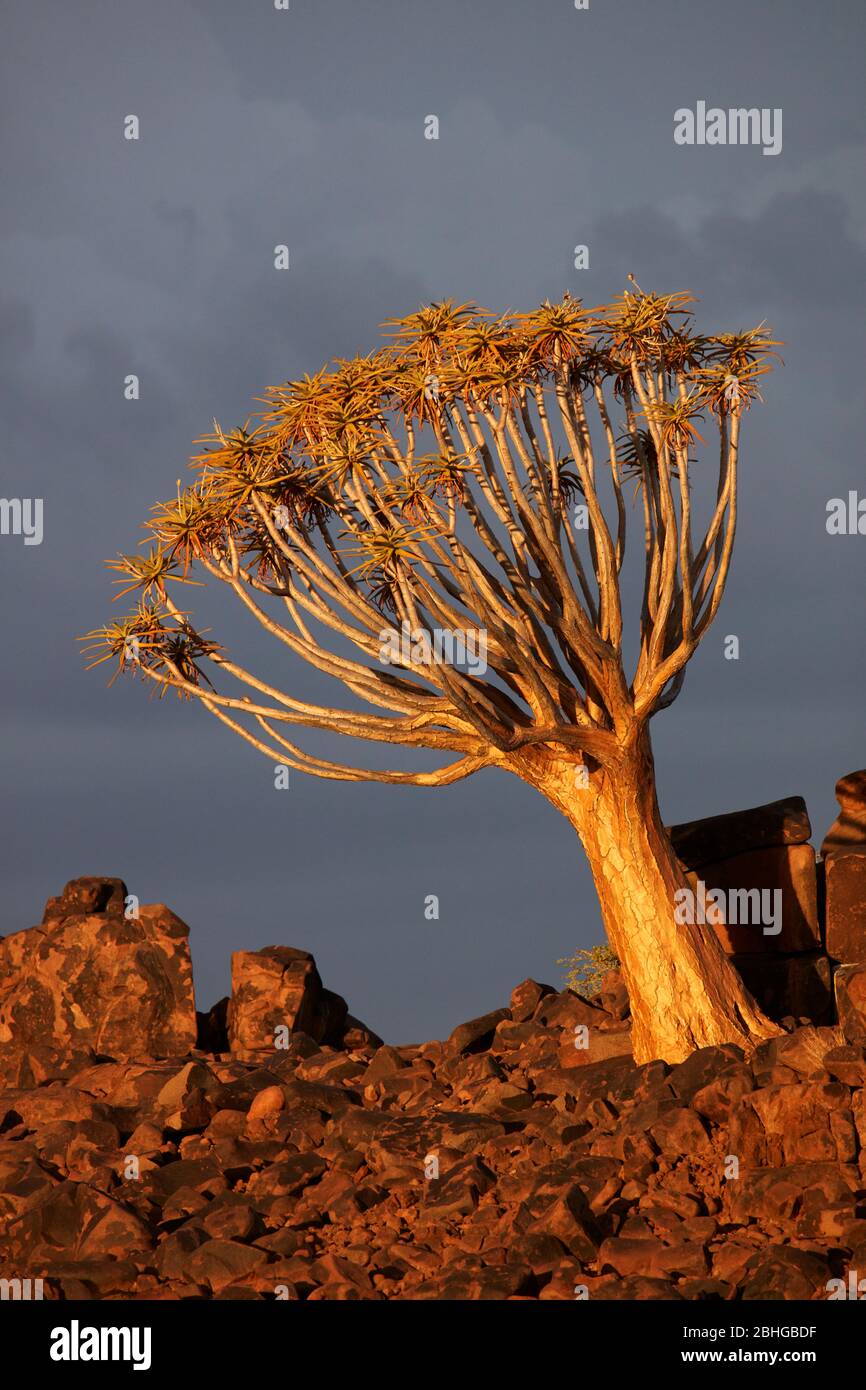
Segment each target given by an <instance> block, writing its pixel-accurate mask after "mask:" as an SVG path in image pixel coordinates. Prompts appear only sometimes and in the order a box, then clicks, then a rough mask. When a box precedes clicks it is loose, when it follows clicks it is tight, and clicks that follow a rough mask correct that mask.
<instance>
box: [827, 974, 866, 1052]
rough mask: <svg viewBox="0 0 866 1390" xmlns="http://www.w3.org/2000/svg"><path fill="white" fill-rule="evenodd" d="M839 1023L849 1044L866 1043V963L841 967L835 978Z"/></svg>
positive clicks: (834, 986) (834, 985)
mask: <svg viewBox="0 0 866 1390" xmlns="http://www.w3.org/2000/svg"><path fill="white" fill-rule="evenodd" d="M833 989H834V991H835V995H836V1009H837V1012H838V1016H839V1023H840V1026H841V1028H842V1031H843V1032H844V1034H845V1037H846V1038H847V1039H848V1041H849V1042H862V1041H866V963H864V964H863V965H840V966H839V968H838V970H837V971H836V973H835V975H834V977H833Z"/></svg>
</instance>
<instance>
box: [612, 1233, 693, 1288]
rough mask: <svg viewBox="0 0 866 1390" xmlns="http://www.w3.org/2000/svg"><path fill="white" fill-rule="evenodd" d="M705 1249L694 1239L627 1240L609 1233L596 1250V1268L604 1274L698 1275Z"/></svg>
mask: <svg viewBox="0 0 866 1390" xmlns="http://www.w3.org/2000/svg"><path fill="white" fill-rule="evenodd" d="M707 1265H708V1262H707V1252H706V1250H705V1249H704V1247H703V1245H701V1244H700V1243H699V1242H697V1241H681V1242H680V1243H679V1244H677V1245H665V1244H663V1242H662V1241H660V1240H653V1239H648V1240H628V1239H622V1238H620V1237H618V1236H610V1237H608V1239H607V1240H606V1241H604V1243H603V1245H602V1246H601V1249H600V1250H599V1252H598V1268H599V1271H600V1273H602V1274H604V1273H606V1272H609V1271H613V1273H614V1274H620V1275H646V1276H648V1277H649V1278H656V1279H662V1278H665V1277H666V1276H667V1277H670V1276H671V1275H680V1276H689V1277H692V1278H700V1277H702V1276H703V1275H705V1274H706V1272H707Z"/></svg>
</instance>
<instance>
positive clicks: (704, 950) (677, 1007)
mask: <svg viewBox="0 0 866 1390" xmlns="http://www.w3.org/2000/svg"><path fill="white" fill-rule="evenodd" d="M537 753H540V750H537ZM579 771H580V770H579V769H576V768H575V765H574V763H568V762H566V761H565V760H561V759H557V760H552V759H550V756H549V754H548V755H547V759H546V760H545V759H544V758H543V757H541V758H538V757H532V759H531V768H530V767H527V769H526V771H525V773H524V775H526V777H527V780H529V781H531V782H532V783H533V784H534V785H535V786H536V787H538V789H539V791H541V792H542V793H543V794H544V795H545V796H546V797H547V798H548V800H549V801H551V802H552V803H553V805H555V806H556V807H557V808H558V809H559V810H561V811H562V812H563V814H564V815H565V816H567V817H568V819H569V820H570V821H571V823H572V825H573V826H574V827H575V829H576V830H577V833H578V835H579V836H580V839H581V841H582V843H583V847H584V849H585V850H586V854H587V858H588V859H589V863H590V867H591V869H592V875H593V878H594V880H595V886H596V890H597V892H598V897H599V902H600V904H601V911H602V918H603V921H604V925H605V929H606V931H607V935H608V939H609V941H610V944H611V946H612V948H613V950H614V951H615V952H616V954H617V956H618V957H619V959H620V962H621V964H622V971H623V976H624V978H625V983H626V986H627V988H628V992H629V998H630V1000H631V1013H632V1018H633V1047H634V1055H635V1058H636V1059H637V1061H639V1062H648V1061H651V1060H652V1059H653V1058H656V1057H661V1058H663V1059H664V1060H665V1061H667V1062H681V1061H682V1060H683V1059H684V1058H685V1057H687V1056H688V1055H689V1054H690V1053H691V1052H693V1051H694V1050H695V1048H698V1047H710V1046H714V1045H717V1044H719V1043H731V1042H732V1043H739V1044H740V1045H743V1044H747V1043H753V1042H755V1041H758V1040H760V1039H763V1038H769V1037H774V1036H776V1035H778V1034H779V1033H780V1032H781V1029H780V1028H778V1027H777V1026H776V1024H774V1023H772V1022H771V1021H770V1020H769V1019H768V1018H766V1017H765V1015H764V1014H763V1013H762V1012H761V1010H760V1009H759V1008H758V1005H757V1004H756V1003H755V1001H754V999H753V998H752V996H751V995H750V994H749V992H748V990H747V989H746V987H745V985H744V984H743V981H742V980H741V978H740V976H739V974H738V973H737V971H736V970H735V968H734V966H733V965H732V964H731V962H730V961H729V959H728V957H727V956H726V955H725V953H724V951H723V949H722V946H721V943H720V942H719V939H718V937H717V936H716V933H715V931H714V930H713V928H712V926H710V925H706V926H705V925H701V924H700V923H695V924H694V925H692V924H681V923H678V922H675V920H674V913H675V907H676V903H675V897H674V895H675V893H676V892H677V890H678V889H681V888H688V887H689V883H688V880H687V879H686V877H685V874H684V873H683V870H682V869H681V867H680V865H679V862H678V860H677V858H676V855H675V854H674V851H673V848H672V846H671V842H670V839H669V838H668V835H667V833H666V831H665V828H664V825H663V823H662V819H661V815H660V813H659V808H658V802H657V799H656V790H655V769H654V765H653V756H652V749H651V745H650V739H649V734H648V732H647V731H645V730H644V731H641V732H640V733H638V734H637V735H636V737H635V739H634V742H633V743H632V744H631V745H629V746H625V747H623V748H622V749H621V751H620V756H619V757H618V758H617V760H616V762H615V763H613V764H612V765H610V766H605V767H596V768H590V770H589V777H588V780H589V785H588V786H586V787H581V786H580V784H579V781H578V774H579Z"/></svg>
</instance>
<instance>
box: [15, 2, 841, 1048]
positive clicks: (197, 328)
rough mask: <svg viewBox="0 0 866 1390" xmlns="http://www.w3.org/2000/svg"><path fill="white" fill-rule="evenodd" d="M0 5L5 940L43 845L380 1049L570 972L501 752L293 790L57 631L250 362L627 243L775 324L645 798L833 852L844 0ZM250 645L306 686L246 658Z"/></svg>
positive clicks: (614, 254)
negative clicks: (703, 618)
mask: <svg viewBox="0 0 866 1390" xmlns="http://www.w3.org/2000/svg"><path fill="white" fill-rule="evenodd" d="M4 11H5V12H4V23H3V56H2V59H0V69H2V82H0V114H2V119H0V142H2V160H3V167H4V170H5V179H4V183H5V194H6V195H5V197H4V200H3V201H4V207H3V213H2V228H0V237H2V240H0V247H2V260H3V271H4V273H3V276H2V280H0V286H2V288H0V355H2V363H0V392H2V412H3V448H2V472H0V491H2V494H3V495H4V496H6V497H41V498H43V499H44V518H45V519H44V540H43V543H42V544H41V545H39V546H35V545H34V546H25V545H24V544H23V541H22V538H21V537H20V536H18V537H16V536H2V537H0V566H2V597H0V621H2V632H3V645H2V653H3V659H2V660H3V680H2V686H0V702H2V714H3V722H4V731H5V736H4V738H3V741H2V745H0V776H2V789H3V797H4V828H3V834H2V840H0V845H2V850H0V861H2V870H3V885H4V893H3V909H2V915H0V932H2V933H7V932H10V931H14V930H18V929H19V928H21V927H26V926H29V925H32V924H33V923H34V922H36V921H38V920H39V918H40V916H41V910H42V904H43V902H44V900H45V898H47V897H48V896H49V895H50V894H53V893H56V892H58V891H59V889H60V887H61V886H62V884H63V883H64V882H65V881H66V880H67V879H69V878H71V877H74V876H77V875H80V874H110V875H121V876H122V877H124V878H125V879H126V881H127V883H128V884H129V887H130V890H131V891H133V892H135V893H137V894H138V895H139V897H140V899H141V901H143V902H153V901H163V902H167V903H168V904H169V905H170V906H171V907H172V908H173V909H174V910H175V911H176V912H177V913H179V915H180V916H182V917H183V918H184V919H185V920H186V921H187V922H189V924H190V926H191V928H192V944H193V956H194V963H195V970H196V979H197V991H198V996H199V1005H200V1007H207V1006H209V1005H210V1004H211V1003H212V1002H213V1000H214V999H216V998H217V997H218V996H219V995H220V994H223V993H225V992H226V990H227V987H228V971H229V956H230V953H231V951H232V950H237V949H242V948H245V947H247V948H248V947H257V946H263V945H267V944H270V943H283V944H290V945H294V946H299V947H304V948H306V949H309V950H312V951H313V952H314V953H315V955H316V958H317V960H318V962H319V966H320V969H321V972H322V975H323V977H324V979H325V982H326V984H328V985H329V986H330V987H332V988H334V989H337V990H339V991H340V992H341V993H343V994H345V995H346V997H347V998H348V999H349V1003H350V1007H351V1009H352V1011H353V1012H354V1013H355V1014H357V1015H358V1016H360V1017H362V1018H364V1019H365V1020H366V1021H367V1022H369V1023H370V1024H371V1025H372V1026H373V1027H375V1028H376V1029H377V1030H378V1031H379V1032H380V1033H382V1034H383V1035H384V1036H386V1037H387V1038H388V1039H389V1040H390V1041H395V1042H399V1041H410V1040H420V1039H421V1038H426V1037H431V1036H443V1035H444V1034H445V1033H447V1032H448V1031H449V1030H450V1029H451V1028H452V1027H453V1026H454V1024H456V1023H457V1022H459V1021H460V1020H462V1019H464V1018H467V1017H470V1016H472V1015H474V1014H478V1013H481V1012H483V1011H485V1010H486V1009H488V1008H492V1007H495V1006H497V1005H499V1004H501V1003H503V1002H507V994H508V992H509V990H510V989H511V987H512V986H513V985H514V984H516V983H517V981H518V980H521V979H523V978H524V977H525V976H526V975H530V974H531V975H534V976H535V977H536V978H540V979H546V980H548V981H550V982H551V983H558V982H559V980H560V979H561V972H560V971H559V969H558V967H557V965H556V961H557V958H558V957H561V956H563V955H565V954H567V953H568V952H570V951H571V950H572V949H573V948H574V947H575V946H576V945H589V944H591V943H593V942H595V941H598V940H600V939H601V927H600V922H599V916H598V910H597V906H596V901H595V895H594V891H593V888H592V883H591V879H590V875H589V871H588V868H587V866H586V864H585V861H584V858H583V853H582V850H581V848H580V845H579V843H578V841H577V840H576V838H575V837H574V834H573V831H572V830H571V829H570V827H569V826H568V825H567V824H566V823H565V821H564V820H562V818H561V817H558V816H557V814H556V813H555V812H554V811H553V810H552V808H551V807H550V806H548V804H547V803H546V802H544V801H543V800H542V799H541V798H540V797H539V796H538V795H537V794H536V793H534V792H532V791H531V790H530V789H528V788H527V787H524V786H522V785H521V784H520V783H519V782H517V781H516V780H514V779H513V778H509V777H508V776H506V775H505V774H499V773H494V772H486V773H483V774H481V775H480V776H478V777H476V778H473V779H471V780H470V781H468V782H464V783H461V784H459V785H457V786H455V787H453V788H448V789H443V790H436V791H422V790H418V789H413V788H406V789H402V788H400V789H397V788H393V787H380V786H365V785H346V784H341V783H337V782H322V781H317V780H315V779H311V778H306V777H304V776H302V775H301V774H295V773H293V774H292V785H291V789H290V790H289V791H288V792H285V793H278V792H275V790H274V787H273V772H272V768H271V767H270V765H269V764H268V762H267V761H266V760H265V759H263V758H261V757H260V756H259V755H257V754H255V753H253V751H252V750H250V749H248V748H247V747H246V746H245V745H243V744H241V743H240V742H239V741H237V740H233V739H232V738H231V736H230V735H229V734H228V733H227V731H225V730H224V729H222V728H221V726H219V725H218V724H216V723H215V721H213V720H211V719H210V718H209V717H208V716H207V714H206V713H205V712H204V711H203V710H200V709H198V708H189V707H187V706H184V705H181V704H179V703H178V702H176V701H173V700H172V701H169V700H166V701H164V702H162V703H160V702H154V701H148V699H147V698H146V696H145V694H144V692H143V690H142V688H141V686H140V685H139V684H137V683H132V682H130V683H120V684H118V685H116V686H115V687H114V688H113V689H112V690H108V689H107V688H106V682H105V679H104V677H103V675H102V673H101V672H90V673H87V672H85V671H84V669H83V663H82V661H81V657H80V652H79V650H78V646H77V643H76V640H75V639H76V636H77V635H78V634H80V633H82V632H84V631H86V630H87V629H88V628H90V627H93V626H95V625H97V624H98V623H100V622H102V621H104V620H105V617H106V616H107V615H108V613H109V607H110V597H111V593H112V589H111V585H110V577H109V575H108V574H107V572H106V571H105V569H104V567H103V561H104V560H105V559H106V558H108V557H110V556H112V555H113V554H115V553H116V552H117V551H118V550H131V549H133V548H134V546H135V544H136V542H137V541H138V539H139V532H138V526H139V524H140V522H141V521H142V519H143V518H144V516H145V515H146V513H147V509H148V507H149V506H150V505H151V503H153V502H154V501H155V500H157V499H159V498H162V497H165V496H168V495H170V494H171V493H172V492H173V491H174V487H175V479H176V478H178V477H179V476H183V474H184V471H185V467H186V461H187V458H188V455H189V452H190V447H191V443H192V441H193V440H194V439H195V438H196V437H197V436H199V435H200V434H201V433H202V432H203V431H204V430H206V429H207V428H208V426H209V423H210V421H211V419H212V418H213V417H214V416H217V417H218V418H219V419H220V421H221V422H222V423H224V424H225V425H227V426H232V425H234V424H237V423H240V422H241V421H242V420H243V419H244V418H245V416H246V415H247V413H248V410H249V408H250V404H251V402H252V399H253V398H254V397H255V396H257V395H259V394H260V393H261V391H262V389H263V388H264V387H265V386H266V385H267V384H269V383H273V382H278V381H282V380H284V379H286V378H288V377H293V376H296V375H299V374H301V373H303V372H305V371H313V370H316V369H317V368H318V367H319V366H320V365H321V364H322V362H324V361H325V360H327V359H328V358H331V357H334V356H345V355H350V354H353V353H355V352H359V351H364V352H365V351H368V350H369V349H370V348H372V347H373V346H374V345H375V342H376V336H377V326H378V325H379V324H380V323H381V321H382V320H383V319H385V318H387V317H389V316H392V315H395V314H404V313H407V312H409V311H411V310H412V309H414V308H416V307H417V306H418V304H420V303H421V302H424V301H429V300H430V299H440V298H445V297H454V298H456V299H458V300H463V299H475V300H478V301H480V302H481V303H484V304H488V305H490V306H492V307H494V308H497V309H507V308H514V309H524V308H529V307H532V306H533V305H535V304H537V303H538V301H539V300H540V299H542V298H543V297H545V296H547V295H550V296H553V297H557V298H558V297H560V296H561V294H562V292H563V291H564V290H565V289H569V290H570V291H571V292H572V293H573V294H575V295H579V296H582V297H583V298H584V299H585V300H586V301H587V302H588V303H590V304H595V303H598V302H600V301H603V300H605V299H609V298H612V297H613V296H615V295H617V294H620V293H621V292H622V290H623V288H624V287H625V276H626V274H627V273H628V272H633V273H634V274H635V276H636V277H637V279H638V281H639V282H640V283H641V285H642V286H643V287H644V288H649V287H651V288H654V289H659V290H672V289H688V290H691V291H692V292H693V293H694V294H696V295H697V296H699V298H700V306H699V325H700V326H701V327H702V328H705V329H706V330H707V331H710V332H712V331H720V330H725V329H735V328H738V327H740V326H747V325H751V324H754V323H757V322H759V321H760V320H762V319H765V318H766V319H767V320H769V322H770V323H771V324H772V326H773V328H774V329H775V330H776V336H778V337H780V338H782V339H784V340H785V344H786V346H785V348H784V357H785V367H784V369H783V370H781V371H779V372H778V374H776V375H775V376H774V377H773V378H772V379H771V381H770V383H769V385H768V387H767V389H766V391H765V393H764V394H765V405H764V406H763V407H761V408H759V409H758V410H756V411H753V412H752V414H751V416H750V417H749V418H748V420H747V426H746V430H745V441H744V446H743V450H742V482H741V502H740V526H739V529H738V540H737V552H736V555H735V561H734V569H733V574H732V577H731V581H730V584H729V588H728V592H727V595H726V599H725V603H724V605H723V609H722V613H721V617H720V619H719V621H718V623H717V624H716V626H715V627H714V629H713V631H712V633H711V634H710V636H709V637H708V639H707V640H706V642H705V643H704V645H703V647H702V648H701V650H700V652H699V654H698V655H697V657H696V658H695V659H694V661H693V662H692V665H691V667H690V672H689V676H688V679H687V681H686V685H685V689H684V691H683V694H682V695H681V696H680V699H679V700H678V701H677V703H676V705H675V706H674V707H673V708H672V709H671V710H669V711H667V712H665V713H664V714H662V715H661V716H660V717H659V718H658V719H657V721H656V722H655V725H654V741H655V748H656V756H657V763H658V777H659V794H660V800H661V805H662V810H663V813H664V815H665V817H666V819H667V820H668V821H679V820H684V819H689V818H691V817H696V816H700V815H709V814H714V813H716V812H720V811H726V810H732V809H735V808H737V807H742V806H747V805H752V804H756V803H759V802H762V801H767V800H773V799H775V798H777V797H780V796H784V795H788V794H792V793H799V794H802V795H804V796H805V797H806V798H807V801H808V804H809V808H810V811H811V814H812V820H813V826H814V829H815V838H816V840H817V841H818V842H819V841H820V838H821V837H822V836H823V834H824V831H825V829H826V827H827V825H828V824H829V822H830V821H831V820H832V818H833V815H834V806H835V803H834V799H833V785H834V782H835V780H836V779H837V777H839V776H841V775H842V774H843V773H845V772H847V771H849V770H851V769H853V768H857V767H861V766H862V765H863V764H864V762H866V757H864V738H863V732H864V730H863V723H864V721H863V707H864V701H863V687H864V676H866V671H864V652H863V632H864V559H866V537H861V536H829V535H828V534H827V532H826V529H825V516H826V506H827V502H828V500H829V499H830V498H832V497H837V496H846V495H847V493H848V491H849V489H859V492H860V495H861V496H863V495H866V481H864V468H863V436H864V418H863V417H864V392H863V387H862V378H863V370H864V351H863V336H864V329H863V323H864V284H866V277H864V267H866V194H864V181H863V169H864V144H866V129H864V127H866V103H864V98H863V87H862V53H863V44H864V37H866V35H864V28H866V10H864V8H863V6H862V4H861V3H860V0H824V2H823V3H822V4H820V5H818V4H815V3H812V2H811V0H762V3H761V4H760V5H755V4H754V0H726V3H725V4H724V5H721V6H720V5H718V4H716V3H714V2H713V0H651V2H650V3H648V0H591V4H590V8H589V10H587V11H577V10H575V8H574V5H573V3H572V0H534V3H529V0H522V3H521V2H520V0H291V6H290V9H289V10H288V11H287V12H280V11H276V10H275V9H274V6H273V4H272V0H244V2H243V3H242V0H134V2H133V0H73V3H71V4H70V3H68V0H67V2H66V3H60V0H42V2H41V3H40V4H38V5H34V4H33V3H32V0H6V5H5V7H4ZM698 101H705V102H707V104H708V105H709V106H721V107H725V108H727V107H730V106H756V107H760V108H765V107H766V108H771V109H775V108H780V109H781V110H782V112H783V147H782V151H781V153H780V154H778V155H777V156H775V157H767V156H764V155H763V154H762V151H761V149H760V148H756V147H728V148H722V147H707V146H704V147H698V146H695V147H683V146H678V145H676V144H675V143H674V139H673V131H674V112H675V110H676V109H677V108H680V107H694V106H695V104H696V103H697V102H698ZM130 114H133V115H136V116H138V118H139V121H140V139H139V140H138V141H127V140H125V139H124V138H123V124H124V119H125V117H127V116H128V115H130ZM431 114H434V115H436V116H437V117H438V118H439V122H440V138H439V140H438V141H430V140H425V138H424V122H425V117H427V116H428V115H431ZM277 243H285V244H287V245H288V246H289V247H290V252H291V269H290V270H289V271H288V272H286V273H278V272H276V271H275V270H274V268H273V248H274V246H275V245H276V244H277ZM577 244H586V245H587V246H588V247H589V254H590V267H589V269H587V270H580V271H578V270H575V268H574V264H573V258H574V247H575V245H577ZM130 372H134V373H136V374H138V375H139V377H140V380H141V398H140V400H139V401H137V402H130V401H126V400H125V399H124V394H123V382H124V377H125V376H126V375H127V374H128V373H130ZM726 634H736V635H738V636H739V638H740V659H739V661H726V660H725V659H724V656H723V643H724V637H725V635H726ZM277 660H279V662H280V663H281V665H280V674H281V675H282V679H283V682H284V683H285V682H289V683H290V685H289V688H291V689H293V690H297V691H298V692H302V693H306V692H310V691H312V690H313V689H314V686H313V683H312V680H311V677H310V675H309V673H307V672H306V671H304V670H294V669H292V670H285V669H283V668H284V665H285V659H284V657H283V656H280V657H279V658H277V657H276V656H275V655H274V653H273V652H271V651H269V650H268V649H267V648H263V649H262V661H263V662H267V661H273V662H276V661H277ZM265 674H266V675H270V674H272V673H271V670H270V669H269V670H267V671H266V672H265ZM274 674H276V673H275V672H274ZM339 752H340V754H342V753H343V749H340V750H339ZM431 893H436V894H438V896H439V898H440V902H441V916H440V920H439V921H438V922H428V921H426V920H425V917H424V899H425V897H426V895H428V894H431Z"/></svg>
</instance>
